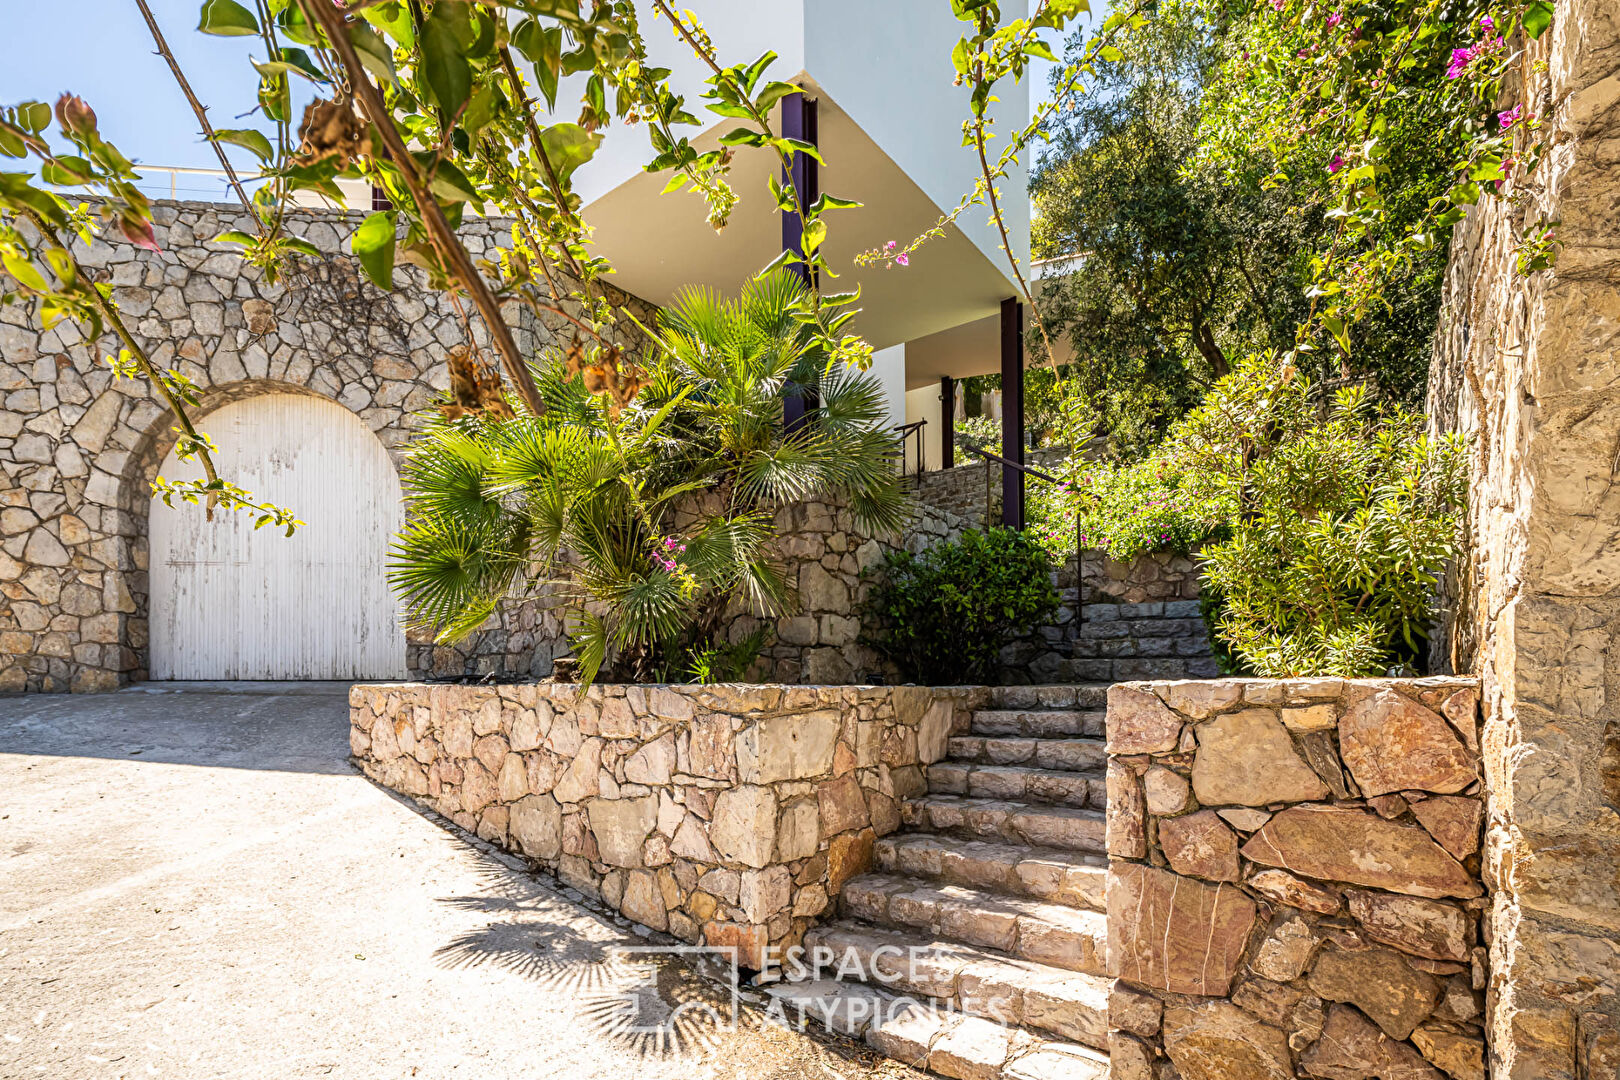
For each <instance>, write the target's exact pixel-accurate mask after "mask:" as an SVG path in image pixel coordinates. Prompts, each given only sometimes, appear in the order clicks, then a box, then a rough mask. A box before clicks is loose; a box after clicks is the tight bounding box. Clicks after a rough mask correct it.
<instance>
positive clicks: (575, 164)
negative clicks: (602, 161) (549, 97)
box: [540, 124, 602, 184]
mask: <svg viewBox="0 0 1620 1080" xmlns="http://www.w3.org/2000/svg"><path fill="white" fill-rule="evenodd" d="M601 143H602V136H601V134H600V133H598V132H590V131H586V130H585V129H584V128H582V127H580V126H579V125H578V124H552V125H551V126H550V127H548V128H546V129H545V130H544V131H542V132H541V133H540V145H541V146H542V147H544V148H545V151H546V157H547V158H549V159H550V160H551V167H552V168H553V169H556V170H557V179H558V181H559V182H560V183H563V184H566V183H568V178H569V176H571V175H572V174H573V172H574V170H575V169H577V168H579V167H580V166H581V165H583V164H585V163H586V162H587V161H589V160H591V158H592V157H594V156H595V155H596V148H597V147H598V146H600V145H601Z"/></svg>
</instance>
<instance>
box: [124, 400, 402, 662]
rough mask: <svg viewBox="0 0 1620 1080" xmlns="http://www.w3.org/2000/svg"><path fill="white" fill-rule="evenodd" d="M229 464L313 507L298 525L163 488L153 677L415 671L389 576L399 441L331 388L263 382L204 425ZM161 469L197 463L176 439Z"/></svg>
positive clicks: (299, 505) (232, 475) (276, 496)
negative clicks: (265, 520) (274, 388)
mask: <svg viewBox="0 0 1620 1080" xmlns="http://www.w3.org/2000/svg"><path fill="white" fill-rule="evenodd" d="M201 427H202V429H203V430H205V431H206V432H208V434H209V435H210V436H211V437H212V438H213V440H214V442H215V444H216V445H218V447H219V452H218V453H217V454H216V455H215V463H216V465H217V466H218V469H219V473H220V475H221V476H223V477H226V478H228V479H230V480H232V481H233V482H235V483H237V484H240V485H241V486H242V487H244V488H246V489H247V490H249V491H251V492H253V494H254V495H255V496H257V497H259V498H261V499H264V500H267V501H269V502H272V503H277V504H279V505H282V506H287V507H290V508H291V509H292V511H293V512H294V513H295V514H297V515H298V517H300V518H301V519H303V520H304V521H305V522H306V524H305V525H303V526H301V527H300V528H299V529H298V531H297V532H296V533H295V534H294V535H293V536H291V537H288V536H286V535H285V534H284V533H283V532H282V531H281V530H279V529H275V528H271V527H269V526H266V527H265V528H263V529H259V530H257V531H255V530H254V528H253V517H252V515H250V514H245V513H230V512H224V511H217V512H215V514H214V519H213V520H212V521H209V520H208V519H207V515H206V514H205V513H204V512H203V508H202V507H201V506H192V505H185V504H177V505H175V506H173V507H170V506H166V505H164V503H163V501H162V500H161V499H156V498H154V499H153V500H152V509H151V528H150V545H149V550H150V553H151V556H150V575H151V594H150V595H151V601H150V612H151V677H152V678H153V679H385V678H400V677H403V676H404V674H405V635H404V632H403V631H402V630H401V629H400V626H399V623H398V620H397V618H396V615H395V606H394V601H393V597H392V595H391V594H390V592H389V590H388V583H387V580H386V576H385V575H386V559H387V551H388V545H389V542H390V538H391V537H392V535H393V534H394V533H395V532H397V531H398V529H399V527H400V523H401V515H402V509H401V505H400V487H399V477H398V475H397V474H396V472H395V470H394V464H393V462H392V461H391V460H390V459H389V456H388V451H387V450H386V449H385V448H384V447H383V445H382V443H381V442H379V441H378V440H377V437H376V436H375V435H374V434H372V432H371V430H370V429H369V428H368V427H366V425H365V424H364V423H363V422H361V420H360V419H359V418H358V417H356V416H355V415H354V414H353V413H351V412H349V410H347V409H345V408H344V407H343V406H341V405H338V404H336V403H335V402H331V401H328V400H326V399H324V398H317V397H311V396H307V395H302V394H265V395H262V396H259V397H253V398H249V399H247V400H245V401H238V402H234V403H232V404H229V405H226V406H224V407H222V408H220V409H218V410H217V411H215V412H213V413H210V414H209V415H208V416H207V418H206V421H205V422H204V423H203V424H202V425H201ZM160 475H163V476H167V477H175V478H181V477H192V476H200V475H201V470H200V469H199V468H198V467H197V466H196V465H195V464H193V463H182V462H179V461H178V460H177V459H176V458H175V456H174V453H173V451H170V453H169V455H168V457H167V458H165V459H164V462H163V468H162V471H161V473H160Z"/></svg>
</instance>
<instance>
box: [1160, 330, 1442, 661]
mask: <svg viewBox="0 0 1620 1080" xmlns="http://www.w3.org/2000/svg"><path fill="white" fill-rule="evenodd" d="M1162 450H1163V452H1164V453H1165V455H1166V459H1167V460H1169V461H1173V462H1175V463H1176V464H1177V465H1179V467H1180V468H1181V470H1182V475H1183V476H1184V477H1185V478H1186V480H1187V482H1188V483H1189V484H1190V485H1192V487H1193V488H1194V490H1196V491H1198V492H1199V494H1198V495H1197V496H1196V497H1198V498H1203V499H1208V500H1211V501H1212V502H1215V503H1217V504H1218V505H1220V506H1222V507H1223V509H1224V511H1225V513H1226V514H1227V515H1228V521H1229V528H1230V534H1229V535H1228V536H1227V537H1225V538H1224V539H1220V540H1217V541H1215V542H1213V543H1210V544H1207V545H1205V547H1204V548H1203V552H1202V554H1203V558H1204V581H1205V587H1206V588H1207V589H1211V590H1212V591H1213V592H1214V594H1215V595H1216V596H1218V598H1219V601H1220V604H1221V606H1222V607H1223V608H1224V610H1223V611H1222V612H1221V613H1220V614H1219V615H1218V616H1217V617H1216V633H1217V635H1218V637H1219V638H1220V639H1221V640H1223V641H1224V642H1225V643H1227V644H1228V645H1230V646H1231V649H1232V652H1233V653H1234V654H1235V655H1236V657H1237V658H1238V659H1239V660H1241V661H1242V663H1243V664H1244V665H1245V666H1247V667H1248V668H1249V669H1250V670H1252V671H1253V672H1254V673H1255V674H1257V675H1262V676H1268V677H1278V676H1299V675H1307V676H1310V675H1329V676H1346V677H1351V676H1366V675H1375V674H1380V673H1382V672H1384V671H1385V670H1387V669H1388V668H1390V667H1391V666H1401V667H1421V657H1422V653H1423V643H1424V641H1425V639H1426V638H1427V635H1428V631H1429V628H1430V625H1431V622H1432V615H1433V613H1432V604H1433V597H1434V587H1435V582H1436V580H1437V574H1438V572H1439V570H1440V568H1441V567H1442V565H1443V564H1444V563H1445V561H1446V560H1447V559H1448V558H1450V557H1451V556H1452V555H1453V554H1454V553H1455V552H1456V550H1457V541H1458V533H1459V526H1460V520H1461V512H1462V506H1463V502H1464V499H1465V497H1466V493H1467V487H1466V476H1465V468H1466V444H1465V442H1464V441H1463V439H1462V438H1461V437H1460V436H1456V435H1452V436H1447V437H1445V438H1442V439H1430V438H1429V437H1427V436H1426V435H1425V434H1424V431H1423V420H1422V417H1421V416H1420V415H1418V414H1416V413H1413V412H1410V411H1408V410H1405V409H1401V408H1391V409H1387V410H1383V409H1380V408H1378V407H1377V405H1376V404H1375V403H1374V401H1373V399H1372V397H1371V396H1370V394H1369V393H1368V390H1367V388H1366V387H1365V386H1364V385H1355V386H1349V387H1345V388H1342V389H1340V390H1338V391H1336V392H1335V393H1334V394H1333V395H1332V397H1331V399H1330V400H1326V401H1323V400H1321V396H1320V395H1319V394H1318V393H1317V392H1316V391H1315V389H1314V388H1313V386H1312V384H1311V382H1310V380H1309V379H1307V378H1305V377H1304V376H1303V375H1301V374H1299V373H1298V372H1297V371H1296V370H1295V369H1294V368H1293V367H1292V366H1291V365H1289V364H1287V363H1285V362H1282V361H1280V360H1278V359H1277V358H1275V357H1273V356H1270V355H1263V356H1255V357H1250V358H1249V359H1248V360H1246V361H1244V362H1242V363H1241V364H1240V365H1239V366H1238V368H1237V370H1236V371H1234V372H1233V374H1231V375H1230V376H1228V377H1226V378H1224V379H1221V380H1220V381H1219V382H1218V383H1217V384H1216V386H1215V388H1214V390H1213V391H1212V392H1211V393H1210V395H1209V397H1208V398H1207V399H1206V400H1205V402H1204V404H1203V405H1202V406H1200V407H1199V408H1198V409H1196V410H1194V411H1193V412H1191V413H1189V414H1188V415H1187V416H1186V417H1185V418H1184V419H1183V420H1182V421H1181V422H1180V423H1179V424H1178V425H1177V426H1176V428H1175V430H1174V431H1173V432H1172V435H1171V437H1170V439H1169V440H1168V441H1167V445H1166V446H1165V447H1164V448H1162Z"/></svg>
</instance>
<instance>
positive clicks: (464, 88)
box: [422, 3, 472, 116]
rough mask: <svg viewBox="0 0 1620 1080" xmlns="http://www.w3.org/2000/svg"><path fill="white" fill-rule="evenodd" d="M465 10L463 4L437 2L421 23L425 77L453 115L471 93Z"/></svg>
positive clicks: (431, 88) (435, 97)
mask: <svg viewBox="0 0 1620 1080" xmlns="http://www.w3.org/2000/svg"><path fill="white" fill-rule="evenodd" d="M466 14H467V12H466V6H465V5H463V4H455V3H440V4H435V5H433V14H432V15H430V16H428V21H427V22H426V23H425V24H424V25H423V27H422V77H423V78H424V79H425V80H426V81H427V85H428V89H430V90H431V91H432V92H433V98H434V101H435V102H436V103H437V104H438V106H439V108H441V109H443V110H444V111H445V112H446V113H447V114H449V115H451V116H454V115H455V114H456V113H457V112H460V111H461V106H462V104H463V103H464V102H466V100H467V98H468V96H470V95H471V94H472V69H471V68H469V67H468V66H467V59H466V57H465V56H464V55H463V54H462V42H461V34H462V31H463V29H467V27H466V26H465V24H466V22H467V20H466Z"/></svg>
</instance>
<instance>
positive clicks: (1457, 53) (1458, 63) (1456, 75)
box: [1446, 49, 1474, 79]
mask: <svg viewBox="0 0 1620 1080" xmlns="http://www.w3.org/2000/svg"><path fill="white" fill-rule="evenodd" d="M1473 60H1474V50H1473V49H1452V50H1451V66H1450V67H1448V68H1446V78H1448V79H1460V78H1462V74H1463V72H1465V71H1467V70H1468V65H1469V64H1471V63H1473Z"/></svg>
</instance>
